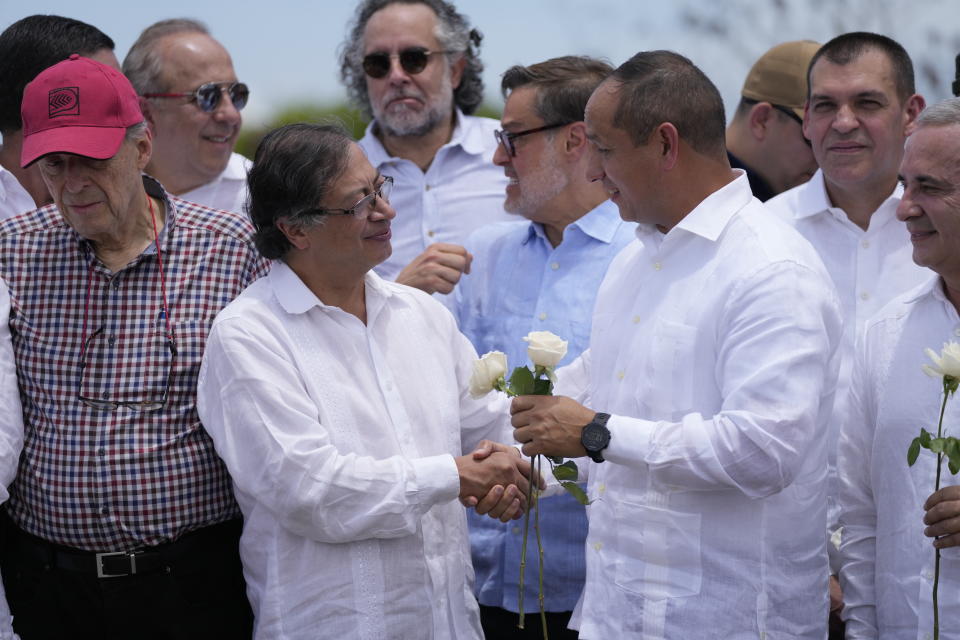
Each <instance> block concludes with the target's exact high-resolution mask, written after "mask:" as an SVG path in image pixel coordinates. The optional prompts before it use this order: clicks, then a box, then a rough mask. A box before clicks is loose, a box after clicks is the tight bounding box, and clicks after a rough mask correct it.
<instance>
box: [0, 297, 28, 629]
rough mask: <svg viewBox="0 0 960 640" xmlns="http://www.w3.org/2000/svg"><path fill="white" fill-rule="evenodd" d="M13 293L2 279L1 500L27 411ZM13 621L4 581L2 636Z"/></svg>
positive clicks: (17, 456) (15, 460) (17, 452)
mask: <svg viewBox="0 0 960 640" xmlns="http://www.w3.org/2000/svg"><path fill="white" fill-rule="evenodd" d="M9 319H10V293H9V291H7V285H6V283H4V282H3V280H0V502H5V501H6V499H7V498H8V497H9V494H8V493H7V487H8V486H9V485H10V483H11V482H13V479H14V477H15V476H16V475H17V464H18V463H19V461H20V450H21V449H22V448H23V411H22V409H21V407H20V389H19V386H18V385H17V368H16V365H15V363H14V359H13V345H12V344H11V343H10V325H9V324H8V321H9ZM16 637H17V636H16V634H14V633H13V625H12V624H11V617H10V607H9V606H8V605H7V598H6V595H5V594H4V592H3V582H0V640H8V639H9V638H16Z"/></svg>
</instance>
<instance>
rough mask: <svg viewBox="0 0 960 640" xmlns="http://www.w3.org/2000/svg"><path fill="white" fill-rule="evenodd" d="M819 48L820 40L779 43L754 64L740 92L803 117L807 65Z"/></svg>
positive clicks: (746, 96) (745, 96) (805, 98)
mask: <svg viewBox="0 0 960 640" xmlns="http://www.w3.org/2000/svg"><path fill="white" fill-rule="evenodd" d="M819 49H820V43H818V42H814V41H813V40H795V41H793V42H784V43H783V44H778V45H777V46H775V47H773V48H772V49H770V50H769V51H767V52H766V53H765V54H763V55H762V56H760V59H759V60H757V61H756V62H755V63H753V67H751V68H750V73H748V74H747V79H746V80H745V81H744V83H743V90H742V91H741V92H740V94H741V95H742V96H743V97H744V98H749V99H751V100H756V101H758V102H769V103H770V104H775V105H780V106H781V107H788V108H790V109H793V111H794V113H796V114H797V116H799V117H800V118H803V103H804V102H806V100H807V67H808V66H810V60H811V59H813V56H814V54H816V53H817V51H818V50H819Z"/></svg>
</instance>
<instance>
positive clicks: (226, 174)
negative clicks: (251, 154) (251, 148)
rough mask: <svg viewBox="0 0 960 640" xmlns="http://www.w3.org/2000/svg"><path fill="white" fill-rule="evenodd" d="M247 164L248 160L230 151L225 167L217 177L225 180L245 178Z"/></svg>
mask: <svg viewBox="0 0 960 640" xmlns="http://www.w3.org/2000/svg"><path fill="white" fill-rule="evenodd" d="M248 164H249V161H248V160H247V159H246V158H245V157H243V156H242V155H240V154H239V153H231V154H230V161H229V162H227V168H226V169H224V170H223V173H221V174H220V176H219V177H220V178H223V179H225V180H246V179H247V165H248ZM214 180H216V178H214Z"/></svg>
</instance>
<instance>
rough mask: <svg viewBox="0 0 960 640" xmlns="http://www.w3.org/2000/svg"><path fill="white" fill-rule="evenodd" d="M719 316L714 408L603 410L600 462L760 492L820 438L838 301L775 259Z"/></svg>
mask: <svg viewBox="0 0 960 640" xmlns="http://www.w3.org/2000/svg"><path fill="white" fill-rule="evenodd" d="M798 301H803V303H802V304H798ZM719 314H720V317H719V318H717V319H716V327H717V329H716V331H717V337H716V345H715V349H716V365H715V371H714V375H713V378H714V379H715V384H716V392H717V393H718V394H719V396H720V398H721V405H720V410H719V412H717V413H716V414H715V415H709V416H704V415H701V414H700V413H698V412H695V411H694V412H689V413H687V414H686V415H684V416H683V418H682V420H680V421H679V422H670V421H666V420H664V421H653V420H644V419H637V418H630V417H627V416H623V415H615V416H612V417H611V419H610V421H609V423H608V425H607V426H608V428H609V429H610V431H611V439H610V445H609V446H608V448H607V449H606V451H605V452H604V458H605V459H606V460H609V461H610V462H612V463H615V464H622V465H635V466H636V465H649V467H650V468H651V471H654V472H656V473H657V474H658V476H659V477H660V479H661V480H662V481H663V482H665V483H667V484H673V485H678V486H683V487H688V488H693V489H698V490H710V489H721V490H722V489H726V488H730V487H733V488H736V489H738V490H739V491H741V492H742V493H744V494H745V495H747V496H750V497H753V498H761V497H765V496H769V495H772V494H775V493H777V492H779V491H781V490H783V489H784V488H786V487H787V486H789V485H790V483H791V482H792V481H793V479H794V477H795V475H796V473H797V472H798V470H799V468H800V467H801V465H802V464H803V463H804V459H805V456H806V455H807V453H808V451H809V450H810V448H811V446H812V445H813V443H814V441H815V439H816V438H818V437H820V435H821V434H820V433H818V429H820V428H822V426H823V419H822V415H823V414H822V411H823V408H821V396H823V395H824V394H825V393H832V390H833V388H834V385H835V381H836V376H837V360H836V349H837V345H838V343H839V339H840V332H841V329H842V321H841V319H840V314H839V308H838V303H837V301H836V298H835V296H834V295H833V294H832V291H831V290H830V289H829V287H828V284H827V283H825V281H824V278H823V276H822V275H821V274H819V273H818V272H815V271H813V270H811V269H809V268H807V267H804V266H801V265H798V264H796V263H793V262H786V261H784V262H778V263H774V264H772V265H770V266H768V267H765V268H764V269H763V270H761V271H760V272H759V273H756V274H754V275H752V276H750V277H747V278H745V279H744V280H743V281H742V282H740V283H739V285H738V286H737V287H736V288H735V289H734V290H733V291H732V293H731V295H730V297H729V298H728V300H727V302H726V304H725V305H724V307H723V308H722V309H720V310H719ZM652 339H655V338H652ZM785 381H789V382H786V383H785ZM593 408H594V409H596V410H599V411H603V407H593ZM829 409H830V407H826V410H827V411H829Z"/></svg>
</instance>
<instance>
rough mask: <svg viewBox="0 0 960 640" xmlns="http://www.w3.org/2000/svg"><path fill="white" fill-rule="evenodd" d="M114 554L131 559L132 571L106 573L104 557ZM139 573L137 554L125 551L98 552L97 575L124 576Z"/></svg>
mask: <svg viewBox="0 0 960 640" xmlns="http://www.w3.org/2000/svg"><path fill="white" fill-rule="evenodd" d="M114 556H126V557H128V558H129V559H130V571H129V572H127V573H106V571H104V568H103V559H104V558H110V557H114ZM136 573H137V554H136V553H127V552H125V551H113V552H109V553H98V554H97V577H98V578H122V577H125V576H132V575H136Z"/></svg>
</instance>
